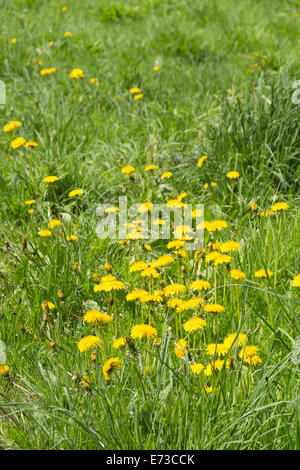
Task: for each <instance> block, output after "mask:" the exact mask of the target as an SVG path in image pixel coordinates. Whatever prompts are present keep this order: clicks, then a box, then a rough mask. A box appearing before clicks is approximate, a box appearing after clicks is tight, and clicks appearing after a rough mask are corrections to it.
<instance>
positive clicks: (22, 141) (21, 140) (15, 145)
mask: <svg viewBox="0 0 300 470" xmlns="http://www.w3.org/2000/svg"><path fill="white" fill-rule="evenodd" d="M25 142H26V140H25V139H24V137H17V138H16V139H14V140H13V141H12V142H11V144H10V146H11V147H12V148H13V149H18V148H20V147H21V146H22V145H24V144H25Z"/></svg>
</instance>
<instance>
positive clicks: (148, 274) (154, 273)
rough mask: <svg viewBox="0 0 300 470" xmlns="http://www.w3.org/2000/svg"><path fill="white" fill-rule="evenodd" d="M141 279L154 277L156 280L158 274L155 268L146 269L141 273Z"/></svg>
mask: <svg viewBox="0 0 300 470" xmlns="http://www.w3.org/2000/svg"><path fill="white" fill-rule="evenodd" d="M141 276H142V277H148V278H150V277H154V278H156V279H158V278H159V272H158V271H157V270H156V269H155V268H146V269H144V270H143V271H142V272H141Z"/></svg>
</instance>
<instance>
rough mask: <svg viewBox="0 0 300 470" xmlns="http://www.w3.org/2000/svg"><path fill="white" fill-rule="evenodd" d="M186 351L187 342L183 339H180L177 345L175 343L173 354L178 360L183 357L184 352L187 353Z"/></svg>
mask: <svg viewBox="0 0 300 470" xmlns="http://www.w3.org/2000/svg"><path fill="white" fill-rule="evenodd" d="M188 349H189V348H188V346H187V342H186V341H185V340H184V339H180V340H179V341H177V343H175V346H174V353H175V355H176V356H177V357H178V359H180V358H181V357H183V356H184V355H185V352H188Z"/></svg>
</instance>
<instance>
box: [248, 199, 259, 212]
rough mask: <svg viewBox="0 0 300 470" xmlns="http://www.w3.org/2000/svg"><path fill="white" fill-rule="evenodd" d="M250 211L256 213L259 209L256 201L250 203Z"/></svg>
mask: <svg viewBox="0 0 300 470" xmlns="http://www.w3.org/2000/svg"><path fill="white" fill-rule="evenodd" d="M250 209H251V210H252V212H256V211H257V210H258V207H257V204H256V202H255V201H251V202H250Z"/></svg>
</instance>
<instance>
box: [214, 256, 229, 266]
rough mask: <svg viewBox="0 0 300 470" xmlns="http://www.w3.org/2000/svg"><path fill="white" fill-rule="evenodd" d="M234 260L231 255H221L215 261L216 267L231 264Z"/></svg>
mask: <svg viewBox="0 0 300 470" xmlns="http://www.w3.org/2000/svg"><path fill="white" fill-rule="evenodd" d="M231 261H232V258H231V256H229V255H219V256H217V258H216V259H215V260H214V265H215V266H216V265H218V264H229V263H231Z"/></svg>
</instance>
